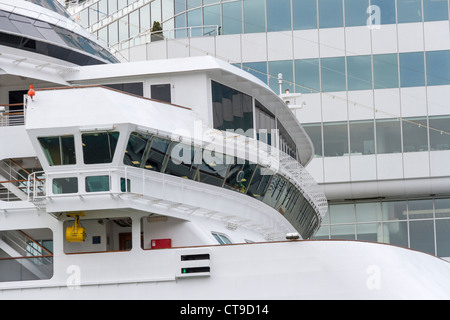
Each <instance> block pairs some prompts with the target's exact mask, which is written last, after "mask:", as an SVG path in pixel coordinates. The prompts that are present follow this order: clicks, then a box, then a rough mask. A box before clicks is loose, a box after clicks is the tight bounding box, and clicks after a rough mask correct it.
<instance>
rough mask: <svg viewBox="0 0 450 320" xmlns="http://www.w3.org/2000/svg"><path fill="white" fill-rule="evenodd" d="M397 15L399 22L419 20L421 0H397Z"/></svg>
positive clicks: (420, 17) (420, 19) (420, 18)
mask: <svg viewBox="0 0 450 320" xmlns="http://www.w3.org/2000/svg"><path fill="white" fill-rule="evenodd" d="M397 16H398V22H399V23H407V22H421V21H422V1H421V0H397Z"/></svg>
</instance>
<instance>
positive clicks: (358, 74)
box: [347, 56, 372, 90]
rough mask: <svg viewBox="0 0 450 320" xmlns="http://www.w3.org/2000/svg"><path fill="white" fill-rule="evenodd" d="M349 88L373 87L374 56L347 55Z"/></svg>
mask: <svg viewBox="0 0 450 320" xmlns="http://www.w3.org/2000/svg"><path fill="white" fill-rule="evenodd" d="M347 81H348V90H370V89H372V58H371V57H370V56H352V57H347Z"/></svg>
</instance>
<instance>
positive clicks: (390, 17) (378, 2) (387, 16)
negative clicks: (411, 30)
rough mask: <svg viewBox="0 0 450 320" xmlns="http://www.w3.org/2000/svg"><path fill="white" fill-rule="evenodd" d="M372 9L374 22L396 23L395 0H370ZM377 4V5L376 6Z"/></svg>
mask: <svg viewBox="0 0 450 320" xmlns="http://www.w3.org/2000/svg"><path fill="white" fill-rule="evenodd" d="M370 4H371V5H372V6H373V7H372V9H374V10H373V11H372V14H371V16H372V23H374V24H394V23H395V22H396V21H397V19H396V17H395V1H391V0H370ZM375 6H376V7H375Z"/></svg>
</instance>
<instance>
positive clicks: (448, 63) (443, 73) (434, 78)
mask: <svg viewBox="0 0 450 320" xmlns="http://www.w3.org/2000/svg"><path fill="white" fill-rule="evenodd" d="M425 54H426V62H427V85H429V86H438V85H446V84H450V51H449V50H443V51H427V52H426V53H425Z"/></svg>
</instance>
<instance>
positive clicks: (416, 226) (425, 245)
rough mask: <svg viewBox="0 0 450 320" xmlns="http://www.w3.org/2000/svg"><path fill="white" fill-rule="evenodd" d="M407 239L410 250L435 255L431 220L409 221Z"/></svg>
mask: <svg viewBox="0 0 450 320" xmlns="http://www.w3.org/2000/svg"><path fill="white" fill-rule="evenodd" d="M409 239H410V247H411V249H414V250H418V251H422V252H426V253H429V254H433V255H434V254H435V247H434V222H433V220H424V221H410V222H409Z"/></svg>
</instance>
